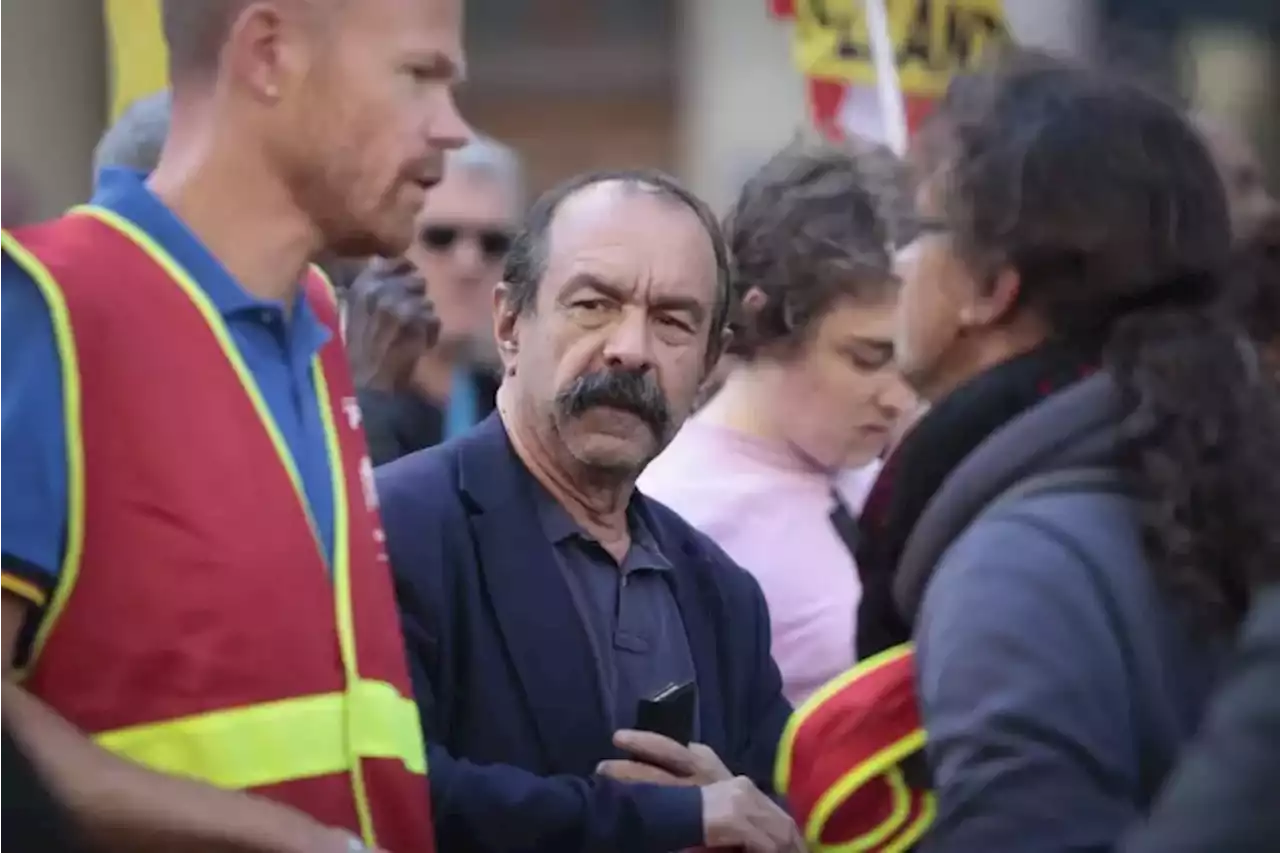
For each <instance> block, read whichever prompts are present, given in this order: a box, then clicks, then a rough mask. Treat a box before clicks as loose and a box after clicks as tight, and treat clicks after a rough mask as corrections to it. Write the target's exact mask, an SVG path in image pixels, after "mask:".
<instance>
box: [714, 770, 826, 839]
mask: <svg viewBox="0 0 1280 853" xmlns="http://www.w3.org/2000/svg"><path fill="white" fill-rule="evenodd" d="M702 838H703V844H704V845H705V846H707V847H711V848H717V847H729V848H734V847H737V848H742V849H744V850H747V851H749V853H804V851H805V843H804V839H803V838H802V837H801V835H800V830H799V828H798V827H796V823H795V821H794V820H792V819H791V815H789V814H787V813H786V812H785V811H783V810H782V808H781V807H779V806H778V804H777V803H775V802H774V801H773V800H770V799H769V798H768V797H766V796H765V795H764V794H763V793H761V792H760V789H758V788H757V787H756V786H755V785H754V784H752V782H751V780H750V779H747V778H746V777H745V776H739V777H738V778H736V779H728V780H726V781H724V782H717V783H715V784H714V785H708V786H707V787H705V788H703V789H702Z"/></svg>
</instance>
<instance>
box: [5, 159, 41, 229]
mask: <svg viewBox="0 0 1280 853" xmlns="http://www.w3.org/2000/svg"><path fill="white" fill-rule="evenodd" d="M0 181H2V182H3V183H0V202H2V203H3V208H0V217H2V218H3V220H4V221H3V227H5V228H17V227H18V226H19V225H25V224H27V223H28V222H30V221H31V219H32V216H33V215H34V213H35V210H34V208H35V198H34V197H33V196H32V192H31V185H30V183H29V182H28V181H27V178H26V176H25V175H24V174H23V173H22V172H20V171H19V170H17V169H15V168H12V167H10V166H7V165H6V166H5V167H4V173H3V175H2V176H0Z"/></svg>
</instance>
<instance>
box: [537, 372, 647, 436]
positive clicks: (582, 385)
mask: <svg viewBox="0 0 1280 853" xmlns="http://www.w3.org/2000/svg"><path fill="white" fill-rule="evenodd" d="M556 403H557V404H558V405H559V407H560V411H561V412H562V413H563V414H564V415H566V416H567V417H576V416H578V415H581V414H583V413H584V412H586V411H587V410H588V409H594V408H598V407H601V406H604V407H608V408H611V409H619V410H621V411H624V412H630V413H631V414H633V415H635V416H636V417H638V418H640V419H641V420H643V421H644V422H645V424H647V425H648V426H649V428H650V429H652V430H653V432H654V434H655V435H658V436H663V435H666V433H667V427H668V426H669V425H670V423H671V412H670V410H669V409H668V407H667V400H666V397H664V396H663V394H662V389H660V388H659V387H658V383H657V381H656V380H655V379H654V378H653V374H652V373H648V372H638V371H633V370H602V371H598V372H596V373H588V374H586V375H585V376H579V377H578V378H577V379H575V380H574V381H573V383H572V384H571V385H570V386H569V387H568V388H565V389H564V390H563V391H561V392H560V394H559V395H558V396H557V397H556Z"/></svg>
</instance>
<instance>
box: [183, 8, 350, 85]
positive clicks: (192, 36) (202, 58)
mask: <svg viewBox="0 0 1280 853" xmlns="http://www.w3.org/2000/svg"><path fill="white" fill-rule="evenodd" d="M251 2H252V0H163V3H162V7H161V8H162V18H163V21H164V39H165V42H166V43H167V44H168V46H169V77H170V79H171V80H177V79H179V78H181V77H189V76H191V75H193V74H194V75H202V74H209V73H211V72H213V71H215V70H216V69H217V67H218V57H219V55H220V54H221V53H222V48H223V46H224V45H225V44H226V43H227V38H228V37H229V36H230V35H231V29H232V27H234V26H235V23H236V19H237V18H238V17H239V16H240V13H241V12H243V11H244V9H245V7H246V6H248V5H249V4H250V3H251ZM280 2H281V3H285V4H287V5H291V6H293V7H294V8H300V9H304V10H305V11H309V12H315V11H323V12H331V11H333V10H334V9H335V8H336V7H337V6H338V5H339V0H280Z"/></svg>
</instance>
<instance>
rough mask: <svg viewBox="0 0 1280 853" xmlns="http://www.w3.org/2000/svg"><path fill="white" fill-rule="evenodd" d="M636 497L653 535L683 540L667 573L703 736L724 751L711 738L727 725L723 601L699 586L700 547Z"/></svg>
mask: <svg viewBox="0 0 1280 853" xmlns="http://www.w3.org/2000/svg"><path fill="white" fill-rule="evenodd" d="M637 497H638V498H639V499H640V501H641V503H640V506H641V511H642V512H644V514H645V520H646V522H647V523H648V525H649V529H650V530H651V531H653V535H654V538H655V539H657V540H658V542H660V543H663V544H664V545H667V543H675V542H679V543H680V544H679V550H678V552H677V553H672V554H668V556H669V557H671V558H674V559H673V562H674V563H675V571H672V572H667V573H666V575H667V577H668V579H669V582H670V583H671V585H672V589H673V591H674V593H675V598H676V606H677V607H679V608H680V621H682V622H683V623H684V631H685V636H686V638H687V639H688V641H689V654H690V656H691V657H692V658H693V670H694V676H695V679H696V680H697V684H698V722H699V724H700V729H701V733H702V738H703V740H704V741H706V742H707V745H708V746H710V747H712V748H714V749H716V751H717V752H722V751H723V750H724V749H725V748H726V747H727V746H728V744H721V743H714V742H712V741H713V740H714V735H715V733H716V732H723V731H724V728H725V725H724V717H723V710H724V709H723V707H722V702H723V696H722V695H721V692H720V674H721V667H720V663H719V658H718V657H717V654H716V645H717V644H716V635H715V632H714V630H713V629H712V625H713V624H714V623H715V622H716V621H717V620H719V619H722V618H724V614H721V613H716V612H713V611H714V610H715V609H716V608H719V607H720V606H721V603H722V602H721V601H720V600H719V599H718V598H715V597H712V596H706V595H704V594H703V592H702V589H701V587H700V586H699V583H698V578H699V577H700V576H701V574H702V573H701V572H700V571H697V570H695V569H694V568H693V566H692V563H694V562H696V561H700V560H702V559H703V556H702V555H701V554H700V553H699V552H698V549H697V548H695V547H694V545H693V543H692V542H691V541H689V539H688V537H687V536H685V535H683V533H682V532H681V531H671V530H669V529H668V528H667V527H666V526H665V525H663V524H662V523H661V522H660V521H659V520H658V519H657V518H656V516H655V515H654V513H652V512H650V511H649V504H648V500H649V499H648V498H646V497H644V496H643V495H637ZM668 547H670V546H668ZM673 550H674V549H673Z"/></svg>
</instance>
